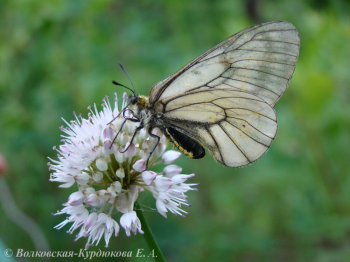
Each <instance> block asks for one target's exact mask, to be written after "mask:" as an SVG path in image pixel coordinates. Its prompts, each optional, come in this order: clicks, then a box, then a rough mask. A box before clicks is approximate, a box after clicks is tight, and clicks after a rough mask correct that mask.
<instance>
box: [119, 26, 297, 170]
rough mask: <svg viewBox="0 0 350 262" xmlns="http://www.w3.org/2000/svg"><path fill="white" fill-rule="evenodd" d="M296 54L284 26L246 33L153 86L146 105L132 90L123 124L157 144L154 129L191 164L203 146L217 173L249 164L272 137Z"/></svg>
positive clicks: (291, 32) (288, 29)
mask: <svg viewBox="0 0 350 262" xmlns="http://www.w3.org/2000/svg"><path fill="white" fill-rule="evenodd" d="M298 55H299V36H298V32H297V30H296V29H295V27H294V26H293V25H292V24H290V23H288V22H268V23H263V24H260V25H256V26H253V27H250V28H247V29H245V30H243V31H241V32H239V33H237V34H235V35H233V36H231V37H229V38H227V39H226V40H224V41H222V42H221V43H219V44H217V45H216V46H214V47H213V48H211V49H209V50H208V51H207V52H205V53H204V54H202V55H201V56H199V57H197V58H196V59H194V60H193V61H192V62H190V63H189V64H187V65H186V66H184V67H183V68H181V69H180V70H179V71H177V72H176V73H175V74H173V75H171V76H169V77H167V78H165V79H164V80H162V81H160V82H159V83H157V84H156V85H154V86H153V87H152V89H151V91H150V93H149V98H147V97H145V96H139V95H137V94H136V93H135V91H133V92H134V94H133V95H130V96H129V99H128V100H129V105H133V110H131V109H129V110H130V111H131V112H132V116H133V117H132V118H126V119H125V121H127V120H130V121H134V122H140V126H139V127H138V128H137V130H136V131H135V134H136V132H137V131H139V130H140V129H142V128H146V130H147V131H148V132H149V134H150V135H151V136H153V137H154V138H157V139H158V142H159V137H158V136H156V135H154V134H152V133H151V131H152V129H154V128H156V127H157V128H159V129H160V130H161V131H162V132H163V133H164V134H165V135H166V136H167V137H168V138H169V139H170V141H171V142H172V143H173V144H174V145H175V146H176V147H177V148H179V150H180V151H182V152H183V153H184V154H185V155H187V156H189V157H191V158H202V157H203V156H204V155H205V150H204V148H203V146H204V147H206V148H207V149H208V150H209V152H210V153H211V154H212V155H213V156H214V157H215V159H216V160H218V161H219V162H220V163H222V164H223V165H225V166H228V167H239V166H244V165H247V164H250V163H252V162H254V161H256V160H257V159H259V158H260V157H261V156H262V155H263V154H264V153H265V152H266V151H267V150H268V148H269V147H270V145H271V142H272V140H273V139H274V138H275V135H276V132H277V116H276V111H275V109H274V105H275V104H276V102H277V101H278V100H279V98H280V97H281V95H282V94H283V93H284V91H285V90H286V88H287V86H288V83H289V80H290V79H291V77H292V75H293V72H294V68H295V63H296V61H297V58H298ZM115 84H118V83H116V82H115ZM118 85H120V84H118ZM125 121H124V123H125ZM135 134H134V136H135ZM153 150H154V149H153ZM153 150H152V151H151V152H150V157H151V155H152V153H153ZM124 152H125V151H124ZM150 157H149V158H150ZM149 158H148V160H149ZM148 160H147V163H148Z"/></svg>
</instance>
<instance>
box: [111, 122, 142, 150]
mask: <svg viewBox="0 0 350 262" xmlns="http://www.w3.org/2000/svg"><path fill="white" fill-rule="evenodd" d="M128 120H130V121H132V122H140V120H139V119H134V118H125V120H124V122H123V123H122V125H121V126H120V128H119V131H118V133H117V134H116V136H115V137H114V139H113V141H112V144H111V146H110V148H111V147H112V145H113V143H114V141H115V140H116V139H117V137H118V135H119V133H120V132H121V131H122V129H123V127H124V125H125V123H126V121H128ZM130 144H131V143H130Z"/></svg>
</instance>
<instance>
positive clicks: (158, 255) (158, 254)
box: [135, 201, 166, 262]
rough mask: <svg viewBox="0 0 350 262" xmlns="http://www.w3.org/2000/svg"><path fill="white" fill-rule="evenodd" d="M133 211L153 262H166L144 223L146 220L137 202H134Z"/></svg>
mask: <svg viewBox="0 0 350 262" xmlns="http://www.w3.org/2000/svg"><path fill="white" fill-rule="evenodd" d="M135 211H136V214H137V217H138V218H139V219H140V222H141V226H142V230H143V231H144V232H145V233H144V234H143V236H144V238H145V240H146V242H147V245H148V247H149V249H150V251H151V252H152V251H153V252H154V260H155V261H157V262H166V260H165V258H164V256H163V253H162V251H161V250H160V248H159V246H158V243H157V241H156V239H155V238H154V235H153V233H152V231H151V228H150V227H149V225H148V223H147V221H146V218H145V216H144V214H143V211H142V209H141V207H140V205H139V203H138V202H137V201H136V202H135Z"/></svg>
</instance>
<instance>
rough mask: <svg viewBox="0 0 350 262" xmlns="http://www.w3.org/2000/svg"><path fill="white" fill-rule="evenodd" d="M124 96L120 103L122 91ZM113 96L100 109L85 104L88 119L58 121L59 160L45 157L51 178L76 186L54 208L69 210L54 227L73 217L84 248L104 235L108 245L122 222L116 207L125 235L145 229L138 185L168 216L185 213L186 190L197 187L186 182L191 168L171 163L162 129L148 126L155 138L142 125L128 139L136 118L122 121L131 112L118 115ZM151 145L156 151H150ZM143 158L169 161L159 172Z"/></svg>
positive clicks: (153, 162) (173, 154) (172, 157)
mask: <svg viewBox="0 0 350 262" xmlns="http://www.w3.org/2000/svg"><path fill="white" fill-rule="evenodd" d="M123 97H124V99H123V105H122V106H123V108H124V107H125V105H126V95H124V96H123ZM117 101H118V100H117V96H116V99H115V105H114V108H112V106H111V105H110V103H109V100H108V99H106V98H105V99H104V104H103V105H102V106H103V108H102V111H100V112H99V111H98V110H97V107H96V105H95V106H94V110H92V109H91V108H90V107H89V110H90V113H89V117H88V119H84V118H82V117H81V116H76V115H75V120H74V121H71V122H70V123H68V122H66V121H65V120H64V122H65V123H66V124H67V126H68V127H65V128H64V127H61V130H62V131H63V132H64V133H65V135H64V136H63V140H62V141H63V145H60V146H59V148H56V147H54V149H55V150H56V151H57V152H58V160H53V159H50V160H51V163H49V166H50V170H51V171H53V173H52V174H51V178H50V181H54V182H60V183H62V184H61V185H60V186H59V187H62V188H68V187H71V186H73V185H74V184H76V185H77V186H78V187H77V188H78V191H76V192H74V193H72V194H71V195H70V196H69V198H68V201H67V203H64V204H63V206H64V208H63V209H62V210H61V211H59V212H57V213H56V214H55V215H60V214H67V215H68V217H67V219H66V220H64V221H63V222H61V223H60V224H58V225H57V226H56V227H55V228H56V229H61V228H62V227H63V226H65V225H66V224H68V223H72V225H71V227H70V229H69V230H68V233H73V231H75V230H76V229H78V228H80V231H79V233H78V234H77V236H76V239H79V238H82V237H86V238H87V243H86V246H85V248H86V249H87V248H88V247H89V246H91V245H97V244H98V243H99V242H100V240H101V239H102V238H104V241H105V244H106V247H107V246H108V243H109V240H110V238H111V236H112V235H113V234H114V236H117V235H118V234H119V231H120V226H119V224H118V222H117V221H116V220H115V219H114V218H113V217H112V215H113V214H115V213H117V212H120V213H121V217H120V221H119V222H120V225H121V227H122V228H124V230H125V232H126V235H127V236H130V233H131V232H133V233H134V234H136V233H137V232H139V233H140V234H143V231H142V229H141V228H142V225H141V223H140V220H139V218H138V217H137V214H136V212H135V211H134V204H135V201H137V198H138V196H139V193H140V192H141V191H145V190H147V191H150V192H151V193H152V194H153V196H154V197H155V199H156V208H157V210H158V212H159V213H160V214H161V215H163V216H164V217H166V213H167V212H168V211H170V212H172V213H174V214H176V215H181V216H184V214H187V212H186V211H184V210H183V209H181V206H182V205H185V206H189V204H188V203H187V200H186V195H185V194H184V193H186V192H187V191H188V190H196V189H194V188H192V186H195V185H197V184H186V183H184V182H185V181H186V180H187V179H188V178H191V177H193V176H194V174H191V175H181V174H180V173H181V172H182V168H181V167H179V166H176V165H169V164H172V163H173V162H174V161H176V159H178V158H179V156H180V153H179V152H176V151H173V150H168V151H166V147H167V144H168V141H167V139H166V137H165V136H164V135H162V134H160V130H153V131H152V133H154V134H157V135H158V136H160V142H159V143H158V144H156V143H155V142H154V139H152V138H150V137H149V136H148V133H147V132H146V130H144V129H142V130H141V131H140V132H139V133H138V134H136V136H135V137H134V140H133V143H132V144H130V142H131V138H132V136H133V134H134V132H135V130H136V128H137V126H138V125H139V123H137V122H132V121H126V122H125V123H124V121H125V119H124V117H132V116H131V114H130V113H129V111H125V112H124V114H121V115H120V116H118V114H119V111H118V107H117ZM123 115H124V117H123ZM116 116H118V117H117V118H116V119H114V118H115V117H116ZM112 119H114V120H113V121H112V123H110V121H111V120H112ZM123 123H124V125H123ZM117 134H118V136H117V137H116V135H117ZM153 149H154V153H153V154H152V155H151V156H150V152H151V151H152V150H153ZM149 156H150V157H149ZM148 158H149V159H148ZM147 160H148V161H149V162H148V167H149V169H150V168H152V167H153V166H155V165H157V164H161V163H163V164H165V165H167V166H165V168H164V170H163V172H162V173H155V172H153V171H150V170H147V171H145V169H146V166H147Z"/></svg>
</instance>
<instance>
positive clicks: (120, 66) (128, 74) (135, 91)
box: [119, 63, 136, 94]
mask: <svg viewBox="0 0 350 262" xmlns="http://www.w3.org/2000/svg"><path fill="white" fill-rule="evenodd" d="M119 65H120V67H121V68H122V70H123V71H124V73H125V74H126V76H127V77H128V78H129V80H130V83H131V85H132V87H133V88H134V94H136V91H135V87H134V84H133V83H132V81H131V78H130V76H129V74H128V72H126V70H125V68H124V67H123V65H122V63H119Z"/></svg>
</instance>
